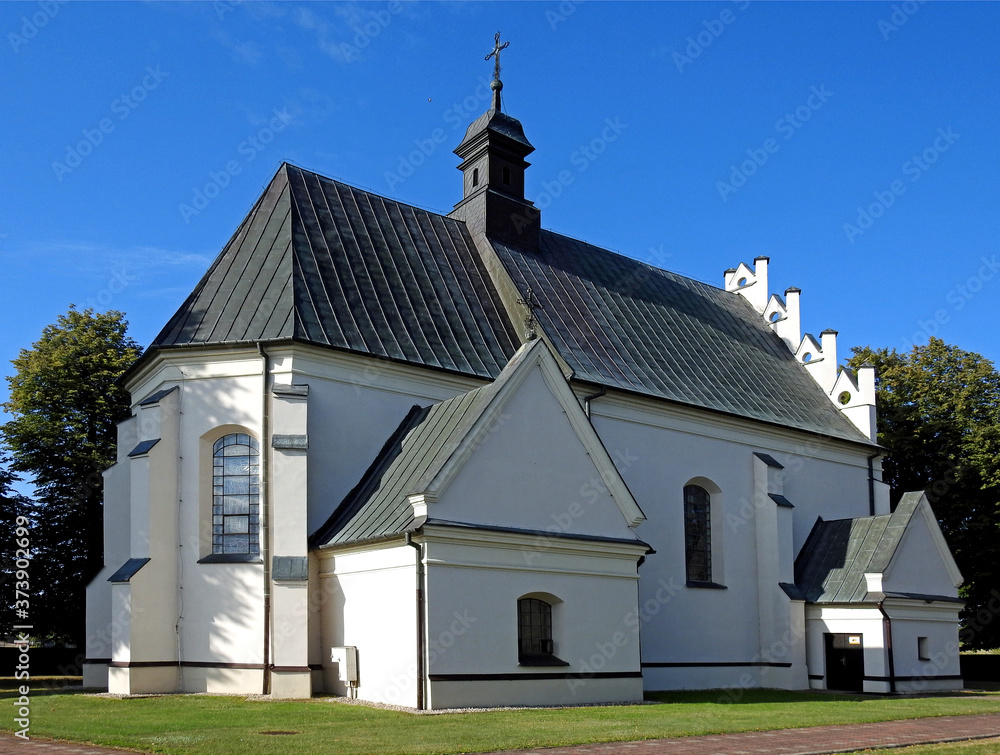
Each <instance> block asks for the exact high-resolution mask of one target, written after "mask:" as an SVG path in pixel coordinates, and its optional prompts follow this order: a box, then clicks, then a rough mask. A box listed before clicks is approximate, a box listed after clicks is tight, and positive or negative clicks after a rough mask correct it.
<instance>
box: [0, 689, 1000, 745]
mask: <svg viewBox="0 0 1000 755" xmlns="http://www.w3.org/2000/svg"><path fill="white" fill-rule="evenodd" d="M0 686H2V687H4V689H2V691H0V698H2V700H3V704H4V707H8V708H9V707H10V705H11V704H10V702H9V701H10V699H11V698H13V697H16V693H15V692H14V690H13V689H12V687H11V684H10V683H9V682H8V683H7V684H3V685H0ZM734 697H737V696H736V695H733V694H731V693H725V692H719V691H713V692H670V693H657V694H654V695H652V698H653V699H654V700H655V701H656V704H651V705H630V706H608V707H592V708H561V709H544V710H517V711H490V712H483V713H456V714H443V715H414V714H411V713H401V712H396V711H389V710H380V709H375V708H368V707H364V706H357V705H344V704H340V703H335V702H330V701H327V700H322V699H314V700H305V701H248V700H246V699H244V698H242V697H235V696H234V697H229V696H209V695H165V696H162V697H146V698H132V699H125V700H116V699H110V698H102V697H97V696H94V695H90V694H84V693H81V692H79V691H74V690H72V689H64V690H58V689H57V690H53V691H50V692H44V691H41V690H39V689H34V690H33V691H32V703H31V734H32V735H33V736H36V737H52V738H55V739H68V740H73V741H80V742H93V743H96V744H102V745H108V746H117V747H128V748H133V749H137V750H145V751H151V752H157V753H185V754H188V753H191V754H196V755H197V754H201V753H204V755H230V754H231V755H255V754H256V753H262V754H263V753H266V754H268V755H271V754H273V755H281V754H282V753H289V754H291V753H296V754H299V753H304V752H305V753H315V754H317V755H323V754H324V753H337V754H338V755H339V754H341V753H461V752H482V751H486V750H498V749H514V748H530V747H554V746H558V745H566V744H578V743H583V742H607V741H616V740H634V739H651V738H657V737H673V736H687V735H692V734H709V733H722V732H736V731H752V730H766V729H780V728H788V727H795V726H817V725H823V724H843V723H861V722H868V721H885V720H890V719H900V718H916V717H921V716H938V715H960V714H968V713H993V712H1000V694H997V693H987V694H985V695H982V696H978V695H971V694H968V693H965V694H962V693H956V694H954V695H946V696H938V697H925V698H915V699H889V698H884V697H854V696H846V695H830V694H822V693H810V692H780V691H773V690H746V691H743V692H742V693H741V694H739V695H738V699H735V700H734ZM12 726H13V722H12V721H11V719H10V718H9V717H7V716H4V717H3V718H2V719H0V728H4V729H8V730H9V729H11V728H12ZM264 732H295V733H282V734H267V733H264ZM953 747H954V746H953ZM994 747H995V745H994ZM953 751H954V752H956V753H958V752H961V753H962V754H963V755H978V753H979V752H995V751H996V750H995V749H994V750H976V749H974V748H973V749H966V750H953ZM896 752H898V751H896ZM928 752H935V753H937V752H940V753H949V752H952V750H940V751H933V750H929V751H928Z"/></svg>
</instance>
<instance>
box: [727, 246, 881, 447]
mask: <svg viewBox="0 0 1000 755" xmlns="http://www.w3.org/2000/svg"><path fill="white" fill-rule="evenodd" d="M769 262H770V258H769V257H757V258H756V259H754V267H750V266H749V265H747V264H746V263H745V262H741V263H740V264H739V266H738V267H735V268H729V269H728V270H726V271H725V273H724V284H725V289H726V291H730V292H733V293H737V294H739V295H740V296H742V297H743V298H744V299H746V300H747V301H748V302H749V303H750V306H752V307H753V308H754V309H755V310H756V311H757V312H758V313H759V314H760V315H761V317H762V318H763V319H764V321H765V322H766V323H767V325H768V326H769V327H770V328H771V330H773V331H774V332H775V333H776V334H777V335H778V337H779V338H780V339H781V340H782V341H784V343H785V345H786V346H787V347H788V350H789V351H791V353H792V354H794V355H795V359H796V360H797V361H798V362H799V363H800V364H802V365H803V366H805V368H806V371H807V372H808V373H809V374H810V375H812V377H813V379H814V380H815V381H816V383H817V384H818V385H819V387H820V388H822V389H823V392H824V393H825V394H826V395H827V396H828V397H829V398H830V400H831V401H832V402H833V404H834V406H836V407H837V408H838V409H840V411H841V412H843V414H844V416H845V417H847V418H848V419H849V420H850V421H851V422H852V423H853V424H854V426H855V427H857V428H858V430H860V431H861V432H862V433H864V434H865V436H866V437H867V438H869V439H870V440H871V441H873V442H874V441H875V438H876V412H875V367H874V366H873V365H871V364H867V363H866V364H864V365H862V366H861V369H860V370H858V373H857V374H855V373H854V372H853V371H852V370H849V369H847V368H846V367H844V368H842V369H838V364H837V331H835V330H830V329H827V330H824V331H823V332H822V333H820V340H819V341H818V342H817V341H816V338H815V337H814V336H813V335H812V334H810V333H806V334H805V335H801V317H800V310H799V295H800V294H801V293H802V290H801V289H799V288H788V289H786V290H785V299H782V298H781V297H780V296H778V295H777V294H771V295H770V296H768V287H767V266H768V263H769Z"/></svg>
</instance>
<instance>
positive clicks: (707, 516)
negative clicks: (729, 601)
mask: <svg viewBox="0 0 1000 755" xmlns="http://www.w3.org/2000/svg"><path fill="white" fill-rule="evenodd" d="M711 504H712V502H711V497H710V496H709V494H708V491H707V490H705V488H703V487H700V486H698V485H686V486H685V487H684V554H685V561H686V567H687V581H688V582H711V581H712V516H711Z"/></svg>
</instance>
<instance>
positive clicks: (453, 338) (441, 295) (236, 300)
mask: <svg viewBox="0 0 1000 755" xmlns="http://www.w3.org/2000/svg"><path fill="white" fill-rule="evenodd" d="M292 338H294V339H299V340H303V341H307V342H309V343H314V344H319V345H324V346H331V347H334V348H337V349H344V350H348V351H355V352H360V353H364V354H370V355H373V356H377V357H384V358H389V359H394V360H399V361H403V362H410V363H414V364H420V365H424V366H429V367H437V368H441V369H446V370H451V371H456V372H461V373H464V374H470V375H476V376H479V377H485V378H493V377H496V376H497V375H498V374H499V373H500V371H501V370H502V369H503V366H504V365H505V364H506V363H507V360H508V359H509V358H510V357H511V355H512V354H513V353H514V352H515V351H516V349H517V346H518V341H517V338H516V336H515V333H514V330H513V328H512V327H511V325H510V323H509V321H508V320H507V318H506V316H505V315H504V314H503V309H502V306H501V303H500V298H499V296H498V295H497V294H496V292H495V291H494V289H493V287H492V285H491V284H490V280H489V276H488V274H487V272H486V270H485V267H484V265H483V263H482V261H481V259H480V257H479V254H478V253H477V252H476V250H475V246H474V244H473V242H472V238H471V237H470V235H469V232H468V230H467V228H466V226H465V224H464V223H461V222H459V221H456V220H452V219H450V218H446V217H444V216H442V215H437V214H435V213H432V212H428V211H426V210H421V209H418V208H416V207H411V206H409V205H404V204H400V203H399V202H393V201H392V200H389V199H385V198H383V197H380V196H377V195H375V194H371V193H369V192H366V191H361V190H360V189H355V188H353V187H350V186H347V185H345V184H342V183H339V182H337V181H333V180H331V179H327V178H322V177H320V176H318V175H316V174H314V173H310V172H308V171H304V170H302V169H300V168H297V167H294V166H291V165H287V164H285V165H282V166H281V168H280V169H279V170H278V173H277V175H275V177H274V179H273V180H272V181H271V184H270V185H269V186H268V188H267V190H266V191H265V192H264V194H263V196H262V197H261V198H260V200H259V201H258V202H257V205H256V206H255V207H254V208H253V210H252V211H251V213H250V214H249V215H248V216H247V218H246V219H245V220H244V221H243V224H242V225H241V226H240V228H239V230H237V232H236V234H235V235H234V236H233V238H232V239H231V240H230V242H229V243H228V244H227V245H226V247H225V249H223V251H222V253H221V254H220V255H219V257H218V258H217V259H216V260H215V262H214V263H213V264H212V266H211V268H210V269H209V271H208V273H206V275H205V277H204V278H202V280H201V282H200V283H199V284H198V286H197V288H196V289H195V291H194V292H193V293H192V294H191V296H190V297H188V300H187V301H186V302H185V303H184V305H183V306H182V307H181V308H180V310H178V312H177V313H176V314H175V315H174V317H173V318H172V319H171V320H170V322H169V323H168V324H167V326H166V327H165V328H164V329H163V331H162V332H161V333H160V334H159V336H157V338H156V340H155V341H154V342H153V347H163V346H177V345H186V344H210V343H228V342H254V341H268V340H282V339H292Z"/></svg>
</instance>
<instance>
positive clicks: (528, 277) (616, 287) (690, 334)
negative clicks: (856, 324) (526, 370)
mask: <svg viewBox="0 0 1000 755" xmlns="http://www.w3.org/2000/svg"><path fill="white" fill-rule="evenodd" d="M493 247H494V249H496V251H497V253H498V254H499V256H500V258H501V260H502V261H503V263H504V265H505V267H506V268H507V270H508V272H509V273H510V275H511V277H512V278H513V280H514V284H515V285H516V286H517V287H518V288H519V289H520V290H521V291H525V290H527V288H528V287H530V288H531V289H532V290H533V291H534V292H535V295H536V296H537V298H538V300H539V302H540V304H541V309H539V310H537V312H536V316H537V317H538V319H539V321H540V322H541V325H542V328H543V329H544V331H545V333H546V335H548V336H549V337H550V338H551V339H552V341H553V343H554V345H555V347H556V349H557V350H558V352H559V354H560V356H561V357H562V358H563V359H565V360H566V362H567V363H568V364H569V365H570V366H571V367H572V368H573V370H574V371H575V372H574V377H575V378H577V379H580V380H585V381H588V382H592V383H597V384H599V385H605V386H610V387H615V388H622V389H625V390H629V391H634V392H637V393H642V394H646V395H650V396H656V397H661V398H665V399H670V400H672V401H678V402H681V403H684V404H693V405H695V406H700V407H704V408H707V409H712V410H715V411H720V412H725V413H728V414H736V415H740V416H744V417H751V418H754V419H758V420H763V421H765V422H771V423H775V424H780V425H783V426H787V427H793V428H798V429H802V430H808V431H811V432H817V433H822V434H824V435H829V436H833V437H837V438H842V439H845V440H850V441H854V442H858V443H868V444H870V441H869V440H868V439H867V438H865V436H863V435H862V434H861V433H860V431H859V430H858V429H857V428H856V427H855V426H854V425H853V424H852V423H851V422H850V420H848V419H847V418H846V417H845V416H844V415H843V414H842V413H841V412H840V411H839V410H838V409H837V408H836V407H835V406H834V405H833V402H831V401H830V399H829V398H828V397H827V396H826V395H825V394H824V393H823V391H822V389H821V388H820V387H819V386H818V385H817V383H816V381H815V380H814V379H813V378H812V376H811V375H809V374H808V373H807V372H806V370H805V368H804V367H803V366H802V365H800V364H799V363H798V362H797V361H796V360H795V357H794V355H792V353H791V352H790V351H789V350H788V347H787V346H785V344H784V343H783V342H782V341H781V339H780V338H778V336H777V335H776V334H775V333H774V332H772V331H771V329H770V328H769V327H768V326H767V325H766V323H764V321H763V319H762V318H761V317H760V315H759V314H758V313H757V312H756V311H755V310H754V309H753V308H752V307H751V306H750V304H749V303H748V302H747V301H746V300H745V299H744V298H743V297H742V296H739V295H736V294H732V293H728V292H726V291H723V290H721V289H719V288H716V287H714V286H709V285H707V284H705V283H700V282H698V281H695V280H691V279H690V278H685V277H683V276H680V275H676V274H674V273H670V272H667V271H665V270H660V269H658V268H655V267H652V266H650V265H647V264H645V263H642V262H639V261H637V260H633V259H630V258H628V257H625V256H622V255H620V254H615V253H614V252H610V251H608V250H606V249H601V248H599V247H596V246H593V245H591V244H587V243H586V242H583V241H577V240H576V239H571V238H568V237H566V236H561V235H559V234H556V233H552V232H550V231H542V232H541V248H540V250H539V251H538V252H525V251H521V250H519V249H515V248H513V247H510V246H506V245H504V244H500V243H497V242H495V241H494V242H493Z"/></svg>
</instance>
